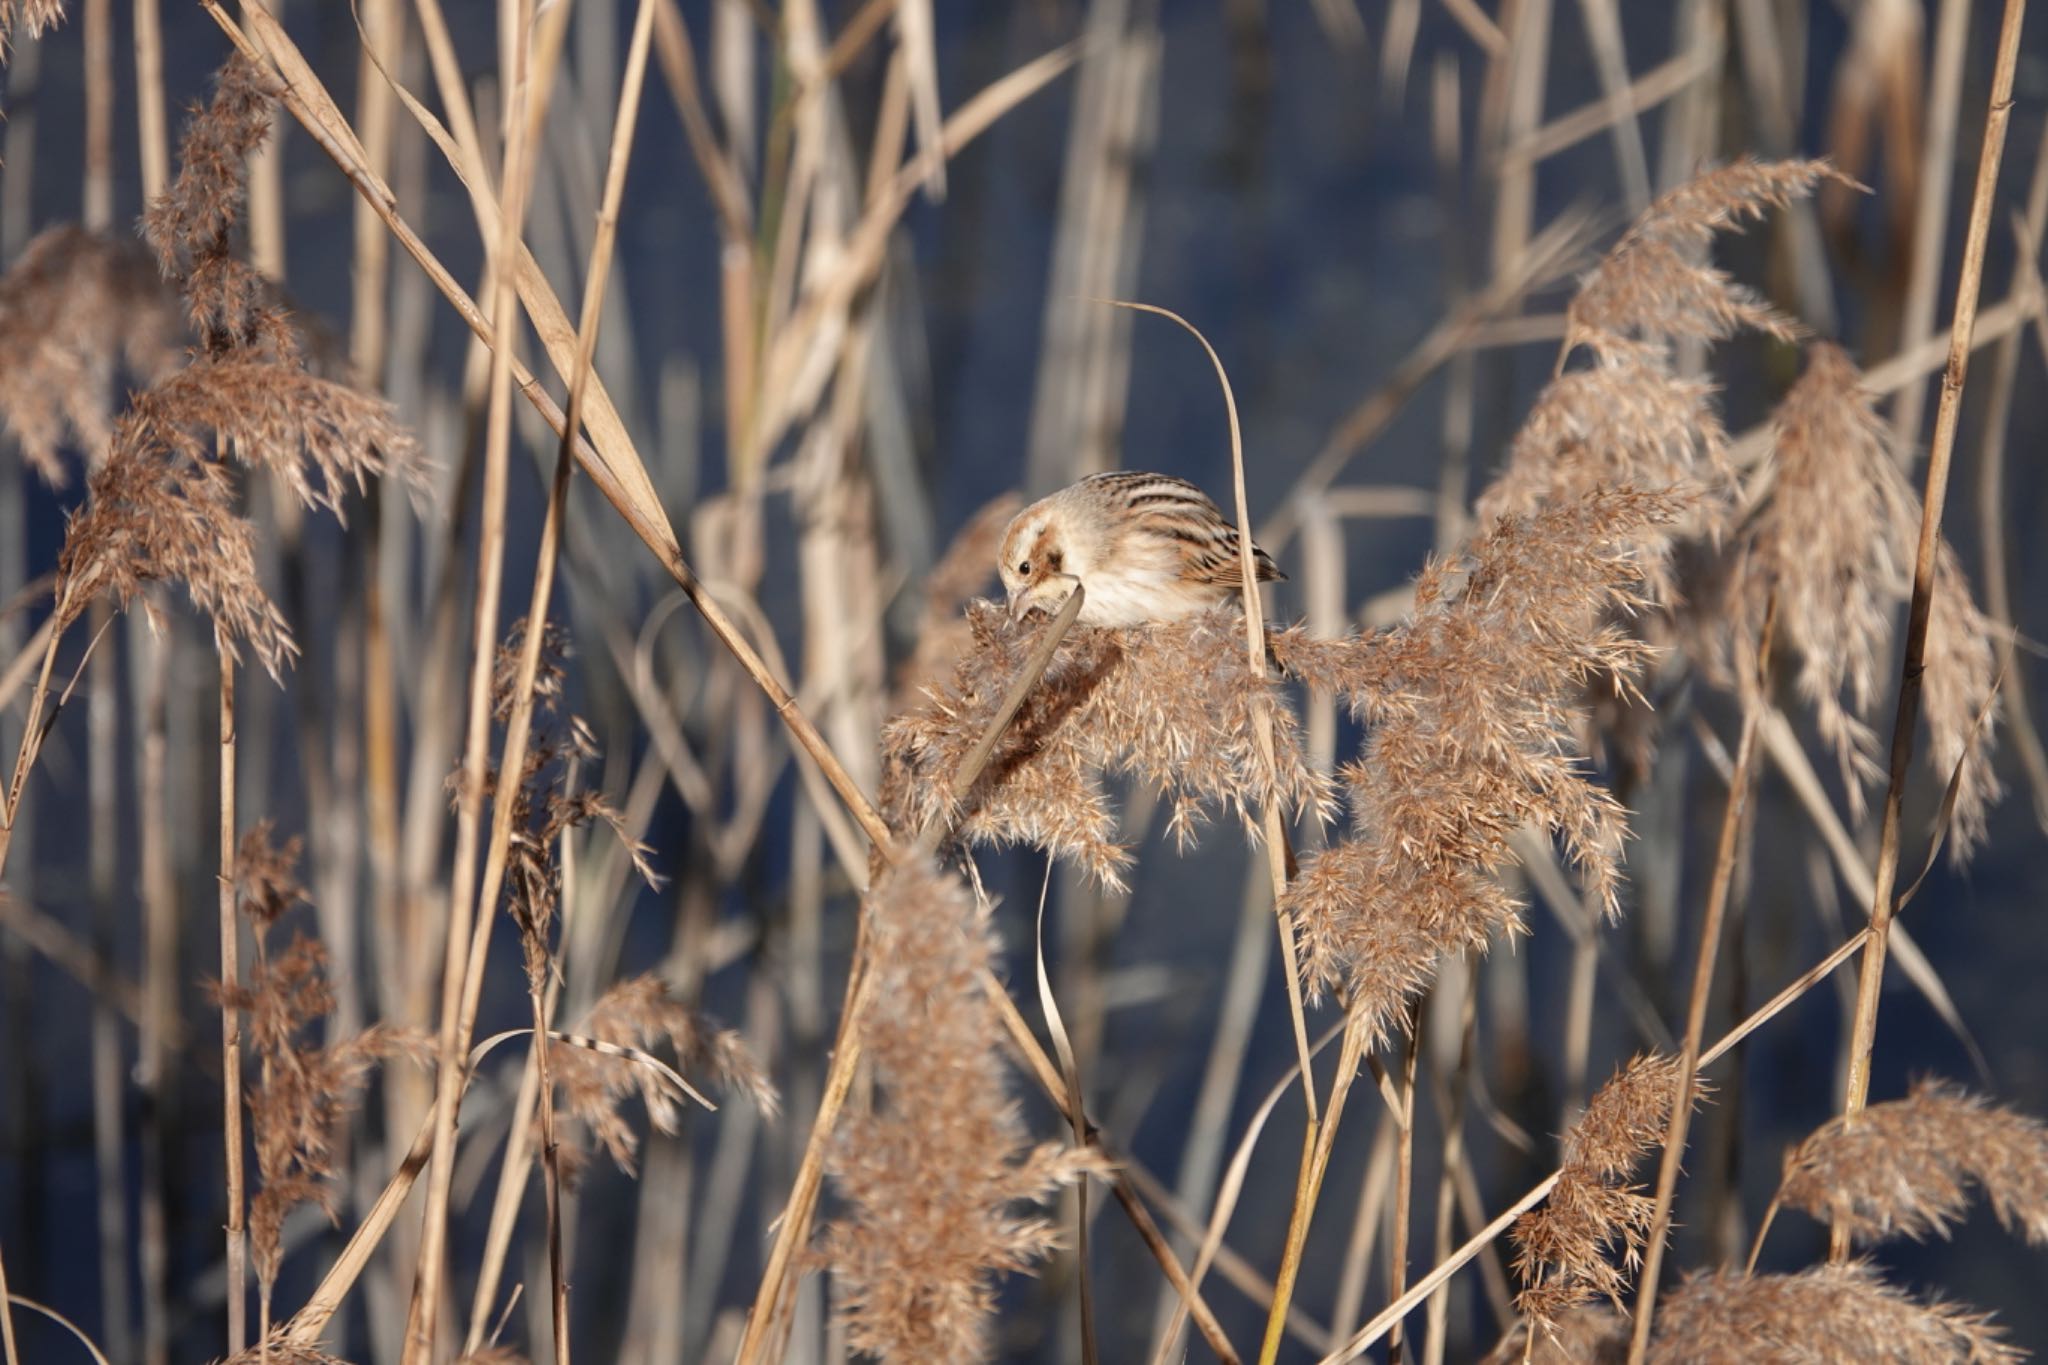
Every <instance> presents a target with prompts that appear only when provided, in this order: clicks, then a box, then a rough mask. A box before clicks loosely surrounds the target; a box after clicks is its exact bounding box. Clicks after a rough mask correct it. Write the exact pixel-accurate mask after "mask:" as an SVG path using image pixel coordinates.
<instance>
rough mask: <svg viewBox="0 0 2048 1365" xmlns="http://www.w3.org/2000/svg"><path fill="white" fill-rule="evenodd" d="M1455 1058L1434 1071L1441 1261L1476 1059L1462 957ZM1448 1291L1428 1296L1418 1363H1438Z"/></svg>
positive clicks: (1471, 979)
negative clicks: (1448, 1068)
mask: <svg viewBox="0 0 2048 1365" xmlns="http://www.w3.org/2000/svg"><path fill="white" fill-rule="evenodd" d="M1457 985H1458V988H1459V993H1458V1012H1459V1020H1458V1060H1457V1064H1456V1066H1455V1067H1454V1068H1453V1070H1452V1074H1451V1076H1450V1079H1449V1080H1448V1082H1446V1081H1445V1079H1444V1078H1443V1077H1442V1076H1441V1075H1440V1074H1439V1075H1438V1077H1437V1084H1436V1087H1435V1099H1436V1109H1437V1114H1438V1115H1439V1117H1440V1118H1441V1120H1442V1125H1443V1147H1442V1159H1441V1163H1440V1167H1439V1170H1440V1174H1439V1175H1438V1177H1437V1189H1436V1223H1435V1227H1434V1236H1433V1239H1432V1243H1431V1244H1432V1246H1434V1248H1435V1250H1434V1251H1433V1252H1432V1253H1431V1254H1432V1256H1433V1257H1434V1258H1435V1259H1436V1260H1439V1261H1441V1260H1442V1259H1443V1258H1444V1257H1446V1256H1448V1255H1450V1253H1451V1215H1452V1213H1453V1211H1454V1203H1453V1201H1454V1200H1455V1199H1456V1197H1457V1181H1458V1171H1459V1169H1460V1167H1462V1166H1463V1164H1464V1162H1465V1159H1466V1158H1465V1094H1466V1091H1467V1090H1468V1089H1469V1087H1470V1083H1471V1080H1472V1068H1473V1066H1474V1065H1475V1064H1476V1062H1477V1057H1476V1052H1477V1043H1478V1039H1479V973H1478V972H1476V971H1474V970H1472V969H1471V964H1470V963H1469V961H1468V963H1467V968H1466V970H1465V971H1463V972H1461V973H1459V974H1458V978H1457ZM1450 1309H1451V1295H1450V1286H1449V1284H1445V1285H1444V1286H1442V1288H1440V1289H1439V1290H1438V1292H1437V1293H1436V1294H1435V1295H1434V1296H1432V1297H1431V1298H1430V1300H1429V1307H1428V1310H1427V1324H1428V1328H1427V1330H1428V1334H1427V1336H1425V1337H1424V1339H1423V1347H1422V1365H1443V1360H1444V1348H1445V1345H1446V1342H1447V1339H1448V1336H1449V1331H1450Z"/></svg>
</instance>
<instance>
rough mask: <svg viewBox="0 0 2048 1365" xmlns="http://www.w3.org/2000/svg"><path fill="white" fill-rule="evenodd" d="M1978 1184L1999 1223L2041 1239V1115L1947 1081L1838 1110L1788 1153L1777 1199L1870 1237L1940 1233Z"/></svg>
mask: <svg viewBox="0 0 2048 1365" xmlns="http://www.w3.org/2000/svg"><path fill="white" fill-rule="evenodd" d="M1973 1184H1974V1185H1976V1186H1978V1187H1979V1188H1981V1189H1982V1190H1983V1191H1984V1195H1985V1198H1986V1199H1988V1200H1989V1201H1990V1203H1991V1207H1992V1208H1993V1209H1994V1210H1995V1211H1996V1212H1997V1214H1998V1219H1999V1221H2000V1222H2001V1223H2003V1224H2005V1226H2006V1227H2007V1228H2008V1229H2009V1230H2011V1231H2012V1232H2015V1233H2017V1234H2019V1235H2020V1236H2022V1237H2024V1238H2025V1239H2026V1240H2027V1241H2028V1242H2029V1243H2030V1244H2032V1245H2034V1246H2042V1245H2048V1125H2044V1124H2043V1123H2041V1121H2040V1120H2038V1119H2035V1118H2031V1117H2029V1116H2027V1115H2025V1114H2020V1113H2015V1112H2014V1111H2012V1110H2010V1109H2005V1108H2001V1107H1999V1106H1997V1105H1994V1104H1991V1103H1989V1102H1988V1101H1986V1100H1984V1099H1982V1098H1981V1097H1979V1096H1976V1095H1971V1094H1968V1093H1967V1092H1965V1091H1964V1090H1963V1089H1962V1087H1960V1086H1958V1085H1955V1084H1953V1083H1951V1082H1948V1081H1941V1080H1921V1081H1918V1082H1916V1083H1915V1084H1914V1086H1913V1089H1912V1092H1911V1093H1910V1094H1909V1095H1907V1096H1906V1098H1904V1099H1899V1100H1890V1101H1888V1102H1886V1103H1884V1104H1873V1105H1871V1106H1870V1107H1869V1108H1867V1109H1865V1110H1863V1111H1862V1112H1861V1113H1859V1114H1856V1115H1854V1116H1842V1115H1837V1116H1836V1117H1835V1118H1833V1119H1830V1120H1829V1121H1828V1122H1827V1123H1825V1124H1823V1125H1822V1126H1821V1127H1820V1128H1819V1129H1817V1130H1816V1131H1815V1132H1814V1133H1813V1135H1812V1136H1811V1137H1809V1138H1807V1139H1806V1140H1805V1141H1804V1142H1802V1143H1800V1144H1799V1146H1797V1147H1796V1148H1794V1149H1793V1150H1792V1151H1791V1152H1790V1153H1788V1154H1787V1155H1786V1158H1785V1178H1784V1184H1783V1185H1782V1186H1781V1187H1780V1188H1779V1191H1778V1199H1779V1201H1780V1202H1781V1203H1783V1204H1785V1205H1787V1206H1788V1207H1791V1208H1795V1209H1803V1210H1804V1211H1806V1212H1807V1213H1810V1214H1812V1215H1813V1216H1814V1217H1815V1218H1818V1219H1820V1220H1822V1221H1823V1222H1826V1223H1829V1224H1831V1225H1832V1226H1834V1227H1835V1228H1837V1229H1840V1230H1842V1231H1844V1232H1846V1233H1848V1234H1849V1236H1850V1237H1851V1238H1852V1239H1854V1240H1855V1241H1856V1242H1858V1243H1860V1244H1864V1245H1868V1244H1870V1243H1872V1242H1879V1241H1883V1240H1885V1239H1886V1238H1890V1237H1911V1238H1914V1239H1916V1240H1918V1239H1921V1238H1924V1237H1926V1236H1928V1235H1929V1234H1933V1235H1935V1236H1939V1237H1946V1236H1947V1235H1948V1232H1949V1228H1950V1227H1951V1226H1952V1225H1953V1224H1954V1223H1956V1222H1957V1221H1958V1220H1959V1219H1960V1218H1961V1217H1962V1216H1963V1213H1964V1211H1965V1210H1966V1209H1967V1208H1968V1207H1969V1202H1970V1187H1971V1185H1973Z"/></svg>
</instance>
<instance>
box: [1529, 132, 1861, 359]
mask: <svg viewBox="0 0 2048 1365" xmlns="http://www.w3.org/2000/svg"><path fill="white" fill-rule="evenodd" d="M1840 178H1841V177H1840V176H1839V174H1838V173H1837V172H1836V171H1835V170H1833V169H1832V168H1831V167H1830V166H1829V165H1828V164H1827V163H1826V162H1825V161H1807V160H1791V161H1759V160H1756V159H1755V158H1752V157H1743V158H1741V159H1740V160H1737V161H1732V162H1730V163H1729V164H1727V165H1725V166H1719V167H1715V168H1713V169H1711V170H1707V171H1703V172H1702V173H1700V174H1699V175H1697V176H1694V177H1693V178H1692V179H1691V180H1688V181H1687V182H1685V183H1684V184H1683V185H1680V186H1678V187H1677V188H1676V189H1673V190H1670V191H1667V192H1666V193H1665V194H1663V195H1661V196H1660V197H1659V198H1658V199H1657V200H1656V201H1655V202H1654V203H1652V204H1651V205H1650V206H1649V207H1648V208H1647V209H1645V210H1644V211H1643V213H1642V215H1641V216H1640V217H1638V218H1637V219H1636V221H1635V223H1634V224H1633V225H1632V226H1631V227H1630V228H1629V230H1628V231H1627V232H1626V233H1624V234H1623V235H1622V238H1621V240H1620V241H1618V242H1616V243H1615V245H1614V246H1613V247H1612V248H1611V249H1610V250H1609V251H1608V252H1607V254H1606V255H1605V256H1603V257H1601V259H1600V263H1599V264H1598V265H1596V266H1595V267H1594V268H1593V269H1592V270H1591V271H1589V272H1588V273H1587V274H1586V276H1585V278H1584V279H1583V280H1581V281H1580V282H1579V290H1578V293H1577V294H1576V295H1575V296H1574V297H1573V299H1572V301H1571V304H1570V305H1569V306H1568V307H1567V309H1566V310H1565V342H1566V345H1568V346H1580V345H1583V346H1590V347H1592V348H1593V349H1594V350H1595V351H1597V352H1601V353H1603V354H1607V355H1613V354H1618V353H1621V352H1625V351H1629V350H1632V349H1639V348H1647V349H1648V350H1650V351H1652V352H1655V353H1658V354H1663V353H1664V352H1666V351H1667V350H1668V348H1669V346H1670V344H1671V343H1672V342H1673V341H1676V340H1678V339H1681V338H1691V339H1695V340H1699V341H1723V340H1726V339H1727V338H1728V337H1731V336H1733V335H1735V334H1736V333H1737V332H1740V331H1757V332H1762V333H1764V334H1766V335H1768V336H1774V337H1777V338H1779V339H1780V340H1786V341H1789V340H1791V339H1793V338H1794V337H1796V336H1798V334H1799V329H1798V326H1797V324H1795V323H1793V322H1792V321H1791V320H1790V319H1789V318H1787V317H1785V316H1784V315H1783V314H1781V313H1780V312H1778V310H1777V309H1775V308H1773V307H1772V306H1771V305H1770V303H1769V302H1768V301H1766V300H1765V299H1764V298H1763V297H1762V296H1761V295H1759V294H1757V293H1756V291H1755V290H1753V289H1750V288H1749V287H1748V286H1746V285H1743V284H1739V283H1737V282H1736V281H1735V280H1734V279H1733V278H1732V277H1730V276H1729V275H1728V274H1727V273H1726V272H1724V271H1722V270H1719V269H1716V268H1715V267H1714V266H1713V264H1712V263H1711V262H1710V261H1709V260H1708V255H1707V253H1708V248H1709V247H1710V246H1711V245H1712V243H1713V240H1714V238H1715V236H1716V235H1718V234H1720V233H1722V232H1727V231H1731V230H1736V229H1740V228H1741V227H1742V225H1743V224H1744V223H1746V222H1753V221H1756V220H1757V219H1760V218H1762V217H1763V215H1764V213H1765V212H1766V211H1767V210H1769V209H1772V208H1783V207H1784V206H1785V205H1787V204H1789V203H1791V202H1792V201H1793V200H1794V199H1801V198H1804V197H1806V196H1807V195H1809V194H1811V193H1812V192H1813V190H1814V187H1815V186H1817V185H1819V184H1820V183H1821V182H1822V181H1824V180H1833V179H1840Z"/></svg>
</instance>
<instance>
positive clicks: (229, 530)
mask: <svg viewBox="0 0 2048 1365" xmlns="http://www.w3.org/2000/svg"><path fill="white" fill-rule="evenodd" d="M270 109H271V94H270V87H269V85H268V84H267V79H266V78H265V77H264V76H263V75H262V74H261V73H260V72H258V70H257V69H256V68H255V67H254V66H253V65H252V64H250V63H248V62H246V61H244V60H242V59H241V58H235V59H232V60H230V61H229V63H228V64H227V66H225V67H224V68H223V69H222V71H221V74H220V77H219V80H218V83H217V90H216V93H215V96H214V99H213V102H212V103H211V104H209V105H208V106H207V107H205V108H204V109H201V110H197V111H195V112H194V113H193V115H192V117H191V119H190V120H189V122H188V124H187V127H186V132H185V137H184V141H183V143H182V146H181V152H182V161H181V164H180V166H179V170H178V175H177V177H176V178H175V179H174V180H173V181H172V183H171V185H170V187H169V188H168V189H166V190H165V191H164V193H163V194H162V195H161V196H159V197H158V199H157V200H156V202H155V203H153V204H152V205H151V207H150V210H149V213H148V215H147V216H146V218H145V234H146V236H147V237H148V239H149V243H150V246H151V249H152V250H153V251H154V252H155V253H156V256H157V260H158V263H159V265H160V266H161V267H162V268H163V269H164V271H165V273H166V275H167V276H168V277H170V278H171V279H173V280H175V281H176V282H177V284H178V286H179V288H180V290H181V292H182V293H183V295H184V297H185V299H186V302H187V306H188V311H189V314H190V320H191V322H192V325H193V327H194V330H195V331H196V332H197V333H198V334H199V336H200V338H201V341H200V345H199V347H198V348H197V349H196V351H195V353H194V355H193V357H192V359H191V361H190V363H189V364H187V365H186V366H185V367H184V368H183V369H181V370H178V371H176V372H174V373H172V374H171V375H169V376H168V377H166V378H164V379H162V380H160V381H158V382H157V383H156V384H154V385H152V386H151V387H150V388H149V389H148V390H146V391H144V392H143V393H141V394H139V395H137V396H136V398H135V399H134V400H133V402H132V403H131V404H130V406H129V408H128V410H127V411H126V412H125V413H124V414H123V415H122V416H121V418H120V420H119V421H118V422H117V423H116V424H115V426H114V430H113V434H112V437H111V439H110V442H109V447H108V454H107V459H106V462H105V464H104V465H103V466H102V467H101V468H100V469H99V470H98V472H97V473H95V474H94V475H93V477H92V480H91V483H90V485H89V489H88V497H87V500H86V504H85V506H84V508H83V509H81V510H80V511H79V512H78V513H77V514H76V515H75V516H74V517H73V518H72V520H71V524H70V526H69V527H68V528H67V530H66V533H65V542H64V548H63V551H62V554H61V556H60V559H59V564H58V568H59V575H60V580H61V581H60V588H59V595H58V600H59V603H60V607H59V617H60V624H61V625H68V624H70V622H71V621H73V620H76V619H77V617H78V616H80V615H82V614H83V612H84V610H85V607H86V605H87V603H88V602H89V601H90V600H92V598H94V597H95V596H98V595H100V594H102V593H105V594H109V595H111V596H113V597H114V598H115V599H116V600H117V601H119V602H120V603H121V604H122V605H124V606H125V605H127V604H128V603H129V602H130V601H131V600H132V599H133V598H135V597H136V596H137V595H140V594H142V593H144V591H145V590H146V589H147V588H148V587H149V586H150V585H152V584H154V583H158V582H166V581H168V582H181V583H183V584H184V585H185V586H186V589H187V591H188V592H189V593H190V595H191V597H192V600H193V602H194V604H195V605H196V606H198V607H199V609H200V610H201V611H203V612H205V613H206V614H207V615H208V616H209V617H211V618H212V621H213V626H214V641H215V645H216V647H217V648H218V649H219V651H220V653H221V655H222V656H223V657H225V658H230V659H235V660H238V661H239V659H240V658H241V647H242V646H244V645H247V646H248V647H249V648H250V649H251V650H252V651H253V652H254V653H255V655H256V658H257V660H258V662H260V663H261V664H262V665H263V667H264V668H265V669H266V670H267V671H268V672H269V673H270V674H271V675H272V676H273V677H275V676H278V675H279V674H281V672H282V670H283V669H284V668H285V667H286V666H288V665H289V664H290V663H291V661H292V658H293V656H294V655H295V654H296V652H297V649H296V646H295V645H294V644H293V642H292V638H291V632H290V630H289V629H288V627H287V626H286V624H285V622H284V618H283V616H282V615H281V614H280V613H279V612H278V610H277V608H276V606H275V605H274V604H273V603H272V602H271V600H270V598H269V596H268V595H267V594H266V593H265V592H264V590H263V587H262V585H261V582H260V580H259V577H258V575H257V572H256V565H255V541H254V533H253V532H252V531H251V530H250V528H249V526H248V523H247V522H246V521H244V520H243V519H242V518H241V517H240V516H239V514H238V513H237V511H236V509H235V492H234V488H233V485H232V481H231V480H230V479H229V478H228V476H227V473H226V471H225V469H224V467H223V462H224V461H225V460H227V459H230V458H231V459H233V460H234V461H236V462H238V463H240V464H241V465H243V466H244V467H246V468H249V469H262V470H265V471H268V472H269V473H270V474H271V475H272V476H273V477H275V478H276V479H277V480H279V481H280V482H281V483H282V484H283V485H284V486H285V487H286V488H288V489H290V490H291V492H292V493H293V494H294V495H295V496H296V497H298V498H299V500H300V501H301V502H303V503H304V504H306V505H307V506H309V507H324V508H326V509H327V510H329V511H331V512H333V513H334V514H335V515H336V516H337V517H339V516H340V515H341V512H342V498H343V495H344V493H345V492H346V489H347V488H348V486H350V485H351V484H353V485H354V486H356V487H357V488H360V487H361V486H362V485H363V483H364V481H365V480H366V479H367V478H369V477H370V476H372V475H381V474H386V473H393V472H396V473H400V474H402V475H404V476H406V477H407V478H408V479H409V480H411V481H412V482H413V483H414V486H415V487H417V486H418V481H419V479H420V462H419V459H418V450H417V447H416V445H415V443H414V441H413V439H412V437H411V435H410V434H409V433H407V431H406V430H405V428H404V427H403V426H402V425H400V424H399V422H398V421H397V419H396V418H395V416H393V414H392V412H391V409H390V407H389V406H388V405H387V404H385V403H383V402H382V401H381V400H379V399H375V398H371V397H369V396H367V395H364V394H362V393H359V392H357V391H356V390H354V389H352V388H350V387H348V386H347V385H345V384H341V383H337V382H335V381H332V380H326V379H320V378H316V377H315V376H313V375H311V374H309V373H308V372H307V371H306V369H305V366H304V364H303V362H302V359H301V357H300V353H299V344H298V341H297V339H296V335H295V332H294V329H293V327H292V324H291V322H290V319H289V317H288V316H287V315H286V313H285V312H284V310H283V308H282V307H281V306H280V305H279V304H278V303H277V302H276V300H275V298H274V295H273V293H272V291H270V290H269V288H268V286H267V285H265V284H263V282H262V280H261V277H260V276H258V275H257V273H256V272H255V270H254V269H253V268H252V267H250V266H249V265H248V264H247V263H246V262H245V261H243V260H241V259H240V256H239V254H238V252H237V249H236V243H235V228H236V225H237V223H238V221H239V217H240V213H241V206H242V204H243V201H244V198H245V185H244V176H245V174H246V169H245V168H246V163H247V155H248V153H249V152H250V151H251V150H253V149H254V148H255V147H256V146H257V145H259V144H260V143H261V141H262V138H263V134H264V132H265V130H266V129H267V128H268V125H269V118H270ZM153 609H154V608H153V606H152V610H153Z"/></svg>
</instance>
